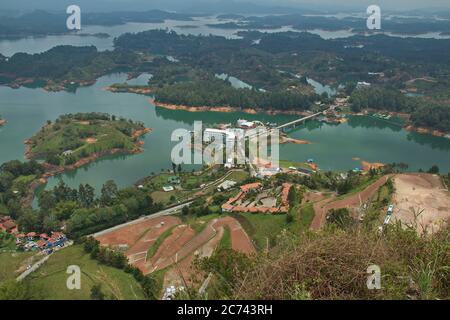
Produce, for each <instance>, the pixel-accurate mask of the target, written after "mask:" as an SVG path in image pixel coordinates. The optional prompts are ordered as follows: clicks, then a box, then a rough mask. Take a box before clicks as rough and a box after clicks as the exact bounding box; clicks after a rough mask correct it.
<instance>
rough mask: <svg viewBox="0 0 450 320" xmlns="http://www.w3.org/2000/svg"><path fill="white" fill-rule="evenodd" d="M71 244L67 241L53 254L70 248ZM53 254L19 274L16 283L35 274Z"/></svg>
mask: <svg viewBox="0 0 450 320" xmlns="http://www.w3.org/2000/svg"><path fill="white" fill-rule="evenodd" d="M72 244H73V242H72V241H69V242H67V244H66V245H65V246H64V247H62V248H61V249H58V250H55V251H53V253H55V252H58V251H60V250H64V249H65V248H67V247H70V246H71V245H72ZM53 253H51V254H49V255H46V256H45V257H44V258H42V259H41V260H39V261H38V262H36V263H35V264H33V265H32V266H31V268H30V269H28V270H25V271H24V272H23V273H22V274H20V275H19V276H18V277H17V278H16V281H18V282H19V281H22V280H23V279H25V278H26V277H28V276H29V275H30V274H31V273H33V272H35V271H36V270H37V269H39V268H40V267H42V265H43V264H44V263H45V262H46V261H47V260H48V259H49V258H50V256H51V255H52V254H53Z"/></svg>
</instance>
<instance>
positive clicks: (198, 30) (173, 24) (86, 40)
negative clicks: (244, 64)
mask: <svg viewBox="0 0 450 320" xmlns="http://www.w3.org/2000/svg"><path fill="white" fill-rule="evenodd" d="M234 21H235V20H218V19H216V17H214V16H210V17H196V18H193V21H177V20H166V21H164V22H163V23H134V22H130V23H126V24H123V25H116V26H84V27H82V30H81V32H82V33H83V34H89V36H77V35H51V36H45V37H27V38H22V39H15V40H5V39H3V40H0V53H1V54H3V55H4V56H7V57H10V56H12V55H14V54H15V53H17V52H25V53H41V52H44V51H47V50H49V49H51V48H53V47H55V46H57V45H74V46H89V45H93V46H96V47H97V49H98V50H100V51H104V50H113V48H114V47H113V41H114V38H115V37H118V36H120V35H121V34H124V33H127V32H131V33H135V32H141V31H146V30H153V29H168V30H173V31H176V32H177V33H179V34H186V35H188V34H191V35H209V34H212V35H216V36H223V37H226V38H229V39H238V38H240V37H239V36H238V35H237V32H238V31H246V30H247V29H220V28H214V27H211V26H208V25H211V24H217V23H227V22H234ZM258 31H261V32H268V33H273V32H286V31H294V32H299V30H295V29H293V28H292V26H284V27H281V28H278V29H260V30H258ZM308 32H310V33H314V34H317V35H319V36H321V37H322V38H324V39H336V38H347V37H351V36H353V35H354V33H353V32H352V31H351V30H337V31H326V30H321V29H312V30H308ZM97 33H107V34H109V35H110V37H109V38H101V37H95V36H92V35H93V34H97ZM386 34H388V35H390V36H396V37H419V38H436V39H449V38H450V35H440V34H439V33H427V34H423V35H398V34H390V33H386Z"/></svg>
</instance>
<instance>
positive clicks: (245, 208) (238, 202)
mask: <svg viewBox="0 0 450 320" xmlns="http://www.w3.org/2000/svg"><path fill="white" fill-rule="evenodd" d="M291 187H292V185H291V184H290V183H283V186H282V189H281V194H280V196H281V202H280V205H275V206H272V207H269V206H264V205H258V204H255V203H254V202H253V203H250V204H248V205H244V204H243V202H244V199H245V197H246V196H247V195H248V193H249V192H250V191H261V190H262V188H263V186H262V184H261V183H259V182H256V183H250V184H246V185H243V186H241V191H240V192H239V194H238V195H237V196H235V197H232V198H230V199H229V200H228V201H227V202H226V203H225V204H223V205H222V211H223V212H250V213H272V214H277V213H287V212H288V211H289V199H288V197H289V191H290V190H291Z"/></svg>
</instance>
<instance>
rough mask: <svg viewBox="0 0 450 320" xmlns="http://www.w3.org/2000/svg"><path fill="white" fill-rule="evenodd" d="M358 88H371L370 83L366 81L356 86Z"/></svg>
mask: <svg viewBox="0 0 450 320" xmlns="http://www.w3.org/2000/svg"><path fill="white" fill-rule="evenodd" d="M356 87H357V88H363V87H370V83H368V82H365V81H359V82H358V83H357V84H356Z"/></svg>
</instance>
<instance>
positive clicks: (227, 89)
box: [154, 79, 316, 111]
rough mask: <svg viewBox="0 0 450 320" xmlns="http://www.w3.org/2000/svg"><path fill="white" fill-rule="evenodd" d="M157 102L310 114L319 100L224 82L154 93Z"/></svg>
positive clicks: (188, 84)
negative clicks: (237, 86)
mask: <svg viewBox="0 0 450 320" xmlns="http://www.w3.org/2000/svg"><path fill="white" fill-rule="evenodd" d="M154 94H155V99H156V101H157V102H162V103H169V104H178V105H186V106H212V107H214V106H218V107H221V106H229V107H233V108H256V109H266V110H268V109H276V110H297V111H302V110H307V109H309V108H310V106H311V105H312V104H313V102H314V101H315V100H316V99H315V98H316V97H315V96H314V95H305V94H301V93H296V92H261V91H258V90H255V89H236V88H233V87H232V86H231V85H229V84H226V83H225V81H223V80H220V79H214V80H213V79H211V80H209V81H197V82H185V83H178V84H174V85H171V86H165V87H163V88H157V89H156V90H155V92H154Z"/></svg>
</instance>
